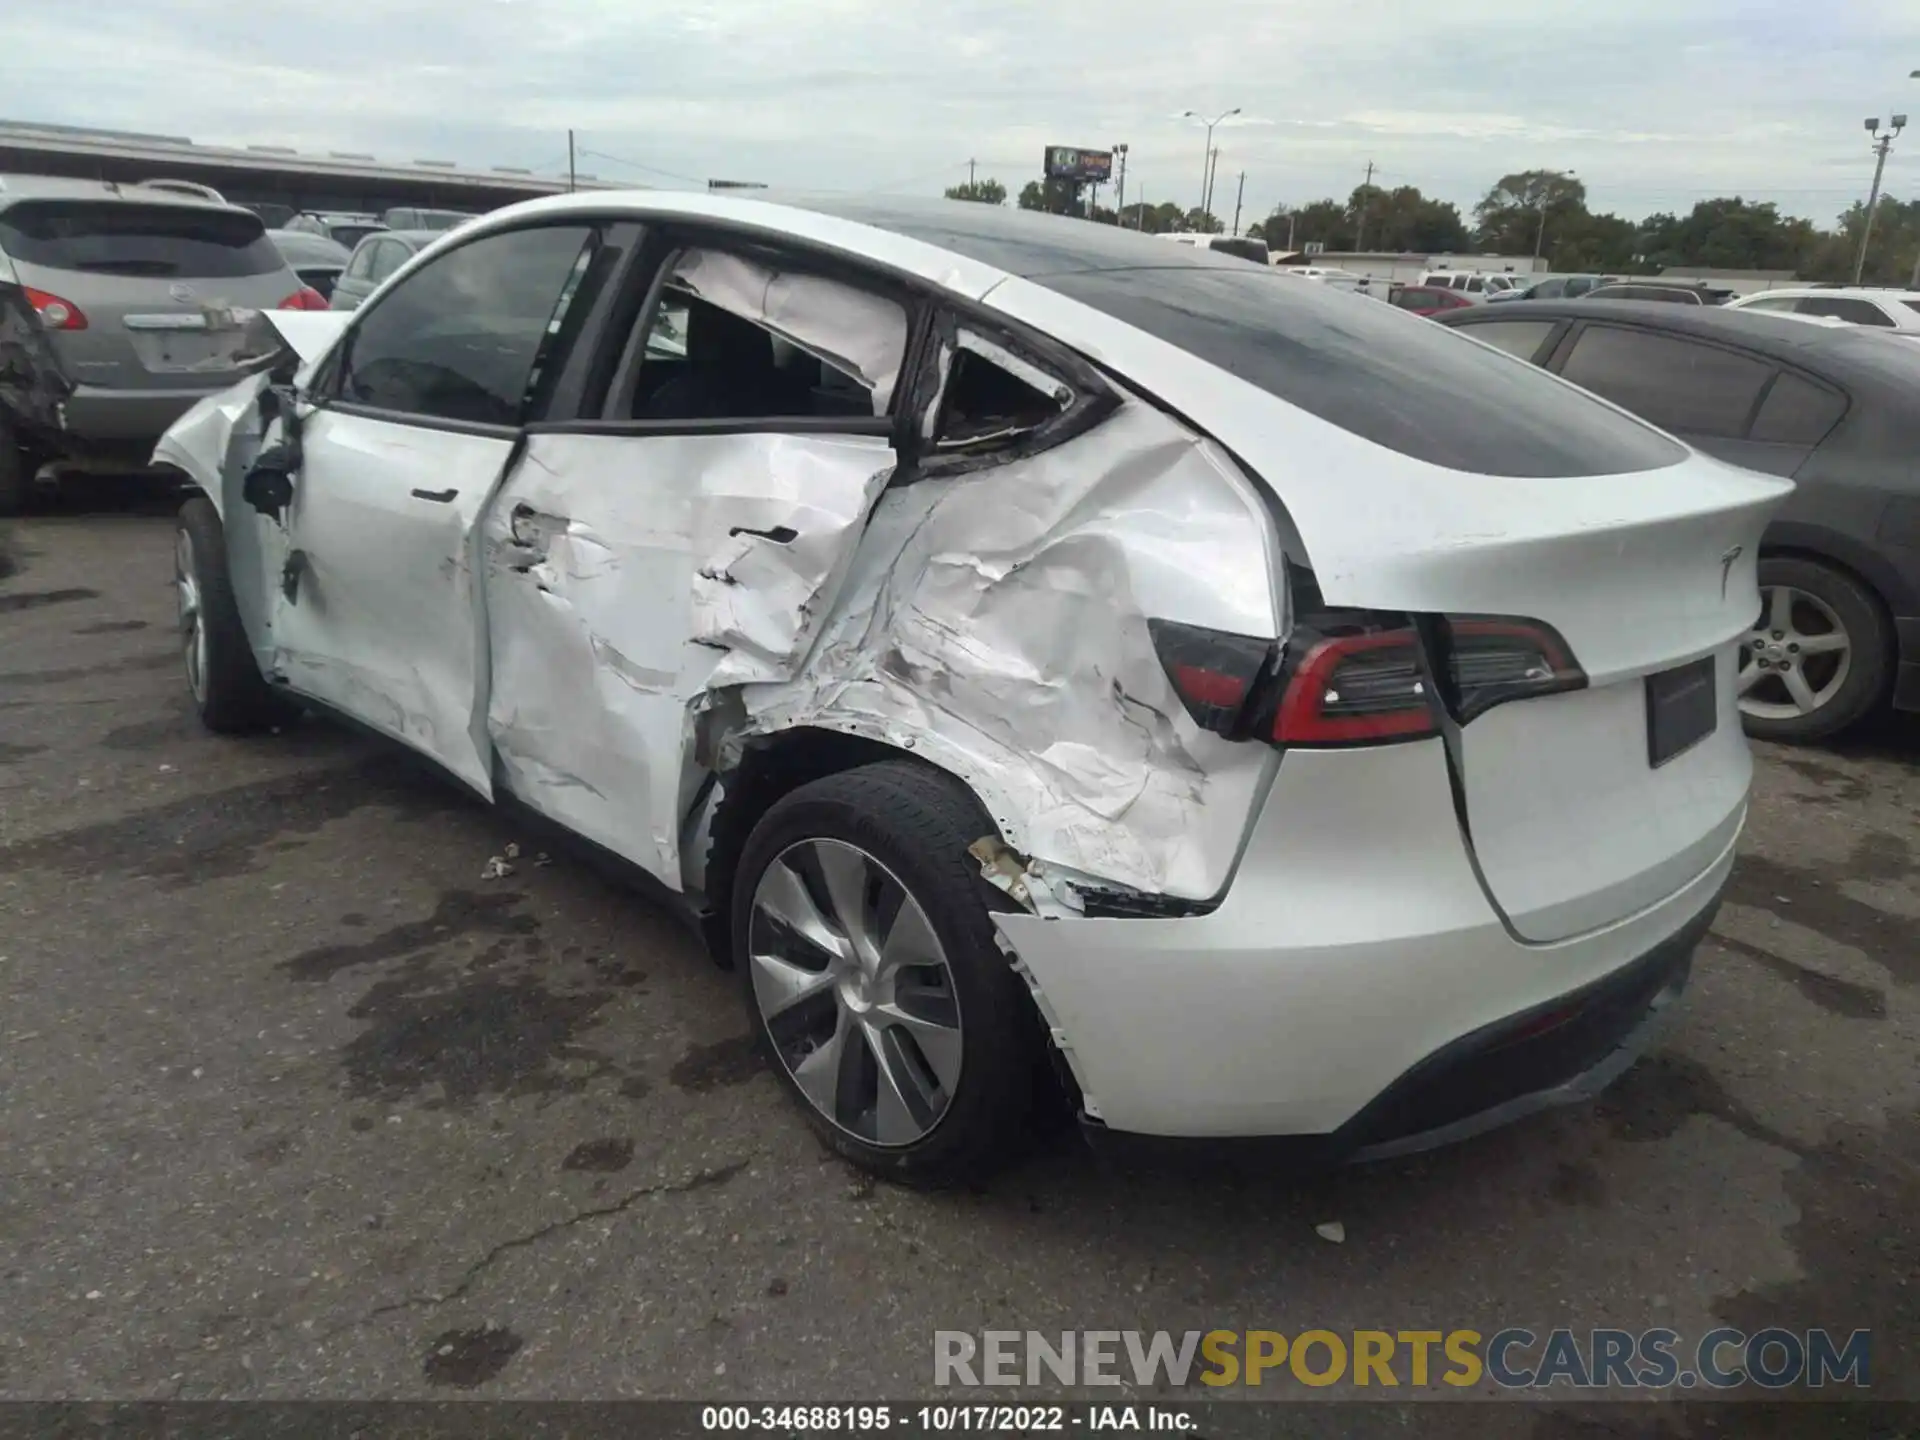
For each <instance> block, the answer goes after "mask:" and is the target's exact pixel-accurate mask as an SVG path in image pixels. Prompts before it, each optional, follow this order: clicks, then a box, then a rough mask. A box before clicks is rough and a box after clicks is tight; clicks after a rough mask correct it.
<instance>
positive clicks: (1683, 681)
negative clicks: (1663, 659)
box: [1646, 655, 1719, 770]
mask: <svg viewBox="0 0 1920 1440" xmlns="http://www.w3.org/2000/svg"><path fill="white" fill-rule="evenodd" d="M1713 666H1714V657H1713V656H1711V655H1708V656H1706V657H1705V658H1704V659H1700V660H1695V661H1692V662H1691V663H1689V664H1686V665H1676V666H1675V667H1674V668H1673V669H1671V670H1662V671H1661V672H1660V673H1659V674H1657V675H1649V676H1648V677H1647V682H1646V684H1647V764H1649V765H1650V766H1652V767H1653V768H1654V769H1656V770H1658V769H1659V768H1660V767H1661V766H1662V765H1664V764H1666V763H1667V762H1668V761H1669V760H1671V759H1673V758H1674V757H1675V756H1676V755H1680V754H1682V753H1684V752H1685V751H1688V750H1691V749H1692V748H1693V747H1694V746H1695V745H1698V744H1699V743H1700V742H1701V741H1702V740H1704V739H1706V738H1707V737H1708V736H1709V735H1711V734H1712V733H1713V731H1714V727H1715V725H1717V724H1718V723H1719V692H1718V687H1717V686H1716V685H1715V683H1714V668H1713Z"/></svg>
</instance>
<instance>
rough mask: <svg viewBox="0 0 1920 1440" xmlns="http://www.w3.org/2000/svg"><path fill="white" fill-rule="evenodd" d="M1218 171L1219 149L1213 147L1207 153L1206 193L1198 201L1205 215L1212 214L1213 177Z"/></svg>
mask: <svg viewBox="0 0 1920 1440" xmlns="http://www.w3.org/2000/svg"><path fill="white" fill-rule="evenodd" d="M1219 169H1220V147H1219V146H1217V145H1216V146H1215V147H1214V148H1213V149H1211V150H1209V151H1208V152H1207V193H1206V195H1205V197H1204V198H1203V199H1202V200H1201V201H1200V208H1201V209H1202V210H1203V211H1205V212H1206V213H1207V214H1209V215H1211V214H1213V177H1214V175H1215V174H1216V173H1218V171H1219Z"/></svg>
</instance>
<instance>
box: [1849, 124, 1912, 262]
mask: <svg viewBox="0 0 1920 1440" xmlns="http://www.w3.org/2000/svg"><path fill="white" fill-rule="evenodd" d="M1891 124H1892V128H1891V129H1890V130H1888V131H1886V133H1884V134H1882V133H1881V130H1880V117H1879V116H1878V115H1875V116H1873V117H1872V118H1870V119H1869V120H1868V121H1867V122H1866V126H1867V133H1868V134H1869V135H1871V136H1873V153H1874V156H1875V159H1874V162H1873V188H1872V189H1871V190H1869V191H1868V192H1867V223H1866V224H1864V225H1862V226H1861V227H1860V253H1859V255H1858V256H1856V257H1855V258H1854V262H1853V283H1854V284H1856V285H1858V284H1859V283H1860V277H1861V276H1862V275H1863V274H1865V273H1866V269H1867V244H1868V242H1869V241H1871V240H1872V239H1873V213H1874V211H1876V210H1878V209H1879V208H1880V177H1881V176H1882V175H1884V174H1885V173H1886V169H1887V152H1888V151H1889V150H1891V149H1892V148H1893V137H1894V136H1896V135H1898V134H1899V133H1900V132H1901V131H1902V130H1904V129H1906V128H1907V117H1906V116H1904V115H1895V116H1894V117H1893V119H1892V121H1891Z"/></svg>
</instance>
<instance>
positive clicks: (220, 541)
mask: <svg viewBox="0 0 1920 1440" xmlns="http://www.w3.org/2000/svg"><path fill="white" fill-rule="evenodd" d="M173 587H174V598H175V601H176V603H177V606H178V613H179V617H180V647H181V658H182V659H183V660H184V661H185V663H186V671H187V688H188V689H189V690H191V691H192V692H193V703H194V706H195V708H197V709H198V710H199V712H200V719H201V722H202V723H203V724H205V725H206V727H207V728H208V729H209V730H217V731H220V732H221V733H223V734H229V735H239V734H245V733H247V732H248V731H252V730H259V729H261V728H263V727H265V726H266V725H269V724H271V723H272V722H273V721H275V720H277V719H279V718H281V716H282V714H283V707H282V706H281V704H280V700H279V697H278V696H277V695H275V694H274V692H273V689H272V687H271V686H269V685H268V684H267V682H266V681H265V680H263V679H261V678H260V668H259V666H257V665H256V664H254V660H253V647H252V646H251V645H249V644H248V643H247V634H246V631H245V630H244V629H243V628H242V627H241V624H240V611H239V608H238V607H237V606H236V605H235V604H234V602H233V583H232V581H231V580H230V579H229V578H228V575H227V541H226V532H225V531H224V530H223V529H222V528H221V525H220V515H219V512H218V511H216V510H215V509H214V508H213V502H212V501H211V500H208V499H207V498H206V497H205V496H204V495H196V496H195V497H194V498H193V499H191V500H189V501H187V503H186V504H185V505H182V506H181V507H180V518H179V521H178V523H177V525H176V527H175V531H174V545H173Z"/></svg>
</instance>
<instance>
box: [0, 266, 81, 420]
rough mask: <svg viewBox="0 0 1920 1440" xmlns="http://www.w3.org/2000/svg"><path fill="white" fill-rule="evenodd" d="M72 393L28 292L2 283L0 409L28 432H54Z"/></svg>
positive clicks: (0, 298) (69, 382) (70, 384)
mask: <svg viewBox="0 0 1920 1440" xmlns="http://www.w3.org/2000/svg"><path fill="white" fill-rule="evenodd" d="M72 393H73V381H72V380H70V379H69V378H68V377H67V373H66V371H65V370H64V369H63V368H62V367H61V365H60V360H59V357H58V356H56V355H55V354H54V353H53V346H52V344H51V343H50V342H49V341H48V340H47V332H46V331H45V329H44V328H42V326H41V324H40V317H39V316H38V315H36V314H35V313H34V309H33V306H32V305H31V304H29V303H28V302H27V297H26V292H25V291H23V290H22V289H21V288H20V287H19V286H18V285H12V284H7V283H5V282H4V281H0V410H4V411H6V412H7V414H8V415H9V416H10V417H11V418H12V419H13V420H15V421H16V422H18V423H19V424H21V425H24V426H26V427H27V428H29V429H34V430H45V431H56V430H59V429H61V428H62V426H61V421H60V406H61V404H62V403H63V402H64V401H65V400H66V398H67V397H68V396H69V395H71V394H72Z"/></svg>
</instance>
